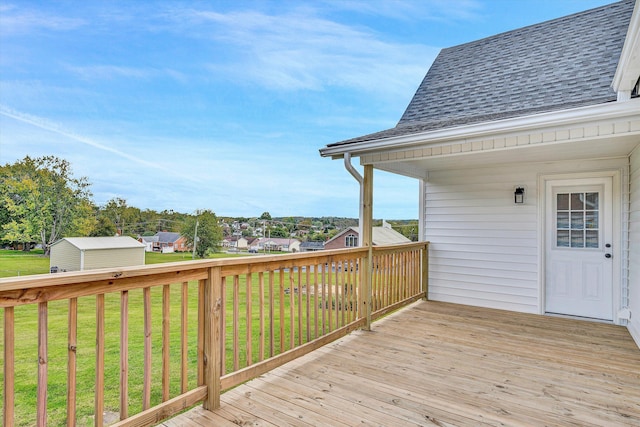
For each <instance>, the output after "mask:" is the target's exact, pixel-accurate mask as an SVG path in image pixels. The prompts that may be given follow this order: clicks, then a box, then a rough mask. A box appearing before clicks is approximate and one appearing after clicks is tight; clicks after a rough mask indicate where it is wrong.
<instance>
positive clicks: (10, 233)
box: [0, 156, 93, 255]
mask: <svg viewBox="0 0 640 427" xmlns="http://www.w3.org/2000/svg"><path fill="white" fill-rule="evenodd" d="M89 186H90V184H89V182H88V181H87V178H85V177H82V178H75V177H74V176H73V174H72V171H71V165H70V164H69V162H68V161H66V160H64V159H60V158H58V157H55V156H44V157H38V158H31V157H29V156H27V157H25V158H24V159H23V160H21V161H18V162H16V163H14V164H12V165H10V164H6V165H5V166H2V167H0V202H1V203H2V204H3V205H4V208H5V210H4V213H3V215H6V216H7V217H6V218H4V219H3V221H5V222H4V224H2V229H1V230H0V232H1V234H0V240H3V241H8V242H23V243H27V244H28V243H31V242H39V243H40V244H41V245H42V247H43V249H44V251H45V254H47V255H48V254H49V247H50V246H51V244H52V243H53V242H55V241H56V240H58V239H60V238H61V237H63V236H64V235H65V234H66V233H72V232H79V231H80V230H82V231H83V232H86V231H87V229H88V228H90V226H91V222H90V221H89V220H88V218H87V217H90V216H93V209H91V208H90V206H91V203H92V202H91V200H90V197H91V192H90V191H89Z"/></svg>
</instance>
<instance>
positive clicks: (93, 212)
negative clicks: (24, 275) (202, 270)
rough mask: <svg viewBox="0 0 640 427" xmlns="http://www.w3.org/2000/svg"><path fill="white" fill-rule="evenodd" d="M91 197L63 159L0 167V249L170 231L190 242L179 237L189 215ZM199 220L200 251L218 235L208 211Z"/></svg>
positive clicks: (27, 159) (47, 158)
mask: <svg viewBox="0 0 640 427" xmlns="http://www.w3.org/2000/svg"><path fill="white" fill-rule="evenodd" d="M92 197H93V194H92V193H91V184H90V183H89V181H88V179H87V178H86V177H80V178H78V177H75V176H74V175H73V172H72V169H71V164H70V163H69V162H68V161H67V160H65V159H61V158H58V157H55V156H43V157H35V158H32V157H30V156H27V157H25V158H24V159H22V160H19V161H16V162H15V163H13V164H6V165H3V166H0V244H2V246H13V247H17V246H20V247H22V248H24V249H27V250H28V249H30V248H31V246H32V245H34V244H39V245H40V246H41V247H42V248H43V249H44V252H45V254H48V253H49V248H50V247H51V245H52V244H53V243H55V242H56V241H57V240H59V239H61V238H62V237H71V236H74V237H77V236H82V237H85V236H89V237H94V236H115V235H129V236H133V237H138V236H143V235H153V234H155V233H156V232H158V231H175V232H181V234H183V235H185V237H186V238H187V240H189V239H191V242H192V241H193V240H194V235H193V234H194V233H193V231H191V232H190V233H182V231H183V228H189V230H193V229H194V227H193V225H194V224H195V222H196V221H198V218H196V217H195V216H194V215H189V214H184V213H179V212H174V211H172V210H169V211H167V210H165V211H161V212H157V211H154V210H151V209H146V210H141V209H139V208H136V207H133V206H128V205H127V201H126V200H125V199H122V198H113V199H111V200H109V201H108V202H107V203H106V204H105V205H103V206H97V205H96V204H95V203H94V202H93V200H92ZM198 216H199V217H201V218H200V221H201V222H202V226H201V227H200V233H199V237H198V241H199V242H201V245H200V246H201V250H202V251H204V250H206V249H210V248H211V247H212V246H211V245H208V243H207V242H208V240H215V239H216V238H217V237H221V234H220V230H219V229H218V228H217V219H216V217H215V214H214V213H213V212H211V211H202V212H199V215H198ZM211 223H213V224H215V227H212V226H211V225H210V224H211ZM210 228H213V229H212V230H211V229H210ZM185 231H188V230H185ZM218 243H219V242H216V244H218ZM199 254H200V251H199Z"/></svg>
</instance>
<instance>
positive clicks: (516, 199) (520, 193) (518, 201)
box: [513, 187, 524, 205]
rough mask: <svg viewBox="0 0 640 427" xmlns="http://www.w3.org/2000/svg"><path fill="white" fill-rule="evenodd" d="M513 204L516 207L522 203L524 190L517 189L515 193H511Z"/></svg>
mask: <svg viewBox="0 0 640 427" xmlns="http://www.w3.org/2000/svg"><path fill="white" fill-rule="evenodd" d="M513 197H514V202H515V203H516V204H517V205H520V204H523V203H524V188H522V187H517V188H516V191H514V192H513Z"/></svg>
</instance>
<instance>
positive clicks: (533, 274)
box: [424, 158, 640, 317]
mask: <svg viewBox="0 0 640 427" xmlns="http://www.w3.org/2000/svg"><path fill="white" fill-rule="evenodd" d="M626 165H628V159H627V158H621V159H610V160H596V161H587V160H583V161H564V162H550V163H524V162H518V163H514V164H509V165H502V166H492V167H486V168H476V169H464V170H443V171H430V172H429V175H428V179H427V181H426V182H425V185H424V189H425V194H424V200H425V211H424V230H425V238H426V240H429V241H430V242H431V246H430V269H429V298H430V299H433V300H437V301H447V302H455V303H460V304H470V305H476V306H481V307H490V308H498V309H506V310H513V311H521V312H528V313H540V312H541V301H540V295H541V292H540V289H539V286H540V283H541V281H540V279H539V270H540V265H539V262H540V259H539V258H540V253H541V251H540V245H541V244H542V243H541V241H540V233H539V231H538V226H539V224H540V220H539V217H538V209H539V206H538V202H539V201H538V196H539V195H538V188H537V187H538V177H539V176H540V175H546V174H558V173H563V174H564V173H573V172H576V173H582V172H589V171H593V170H598V171H602V170H617V169H623V168H625V167H626ZM516 186H524V187H525V189H526V193H525V197H526V202H525V204H524V205H516V204H514V200H513V199H514V196H513V192H514V188H515V187H516ZM639 317H640V316H639Z"/></svg>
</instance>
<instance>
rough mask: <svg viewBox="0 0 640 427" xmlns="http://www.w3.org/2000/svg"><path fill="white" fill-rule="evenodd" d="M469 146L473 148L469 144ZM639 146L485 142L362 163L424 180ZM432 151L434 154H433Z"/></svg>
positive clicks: (619, 140)
mask: <svg viewBox="0 0 640 427" xmlns="http://www.w3.org/2000/svg"><path fill="white" fill-rule="evenodd" d="M469 145H470V146H472V144H469ZM638 145H640V136H638V135H625V136H620V137H615V138H606V139H602V138H598V139H591V140H576V141H566V142H554V143H550V144H535V145H522V146H513V147H498V148H495V147H493V148H487V144H486V143H484V144H482V147H483V148H482V149H479V150H469V151H464V152H463V151H460V152H455V153H453V152H451V151H450V149H449V150H447V147H446V146H440V147H432V148H430V152H429V154H430V155H428V156H425V155H423V156H420V157H418V156H416V157H413V158H406V155H405V154H404V153H402V152H398V153H393V152H390V153H388V155H387V156H386V158H384V156H380V155H378V156H364V157H363V158H362V163H365V164H366V163H371V164H373V165H374V167H376V168H377V169H381V170H386V171H389V172H394V173H398V174H401V175H406V176H412V177H416V178H421V177H426V176H425V173H426V172H428V171H437V170H447V169H468V168H476V167H491V166H496V165H503V164H518V163H523V162H529V163H531V162H532V163H541V162H554V161H566V160H586V159H604V158H616V157H626V156H628V155H629V154H630V153H631V152H632V151H633V150H634V149H635V148H636V147H637V146H638ZM436 150H437V151H436ZM434 151H436V154H433V152H434ZM438 153H439V154H438Z"/></svg>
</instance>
